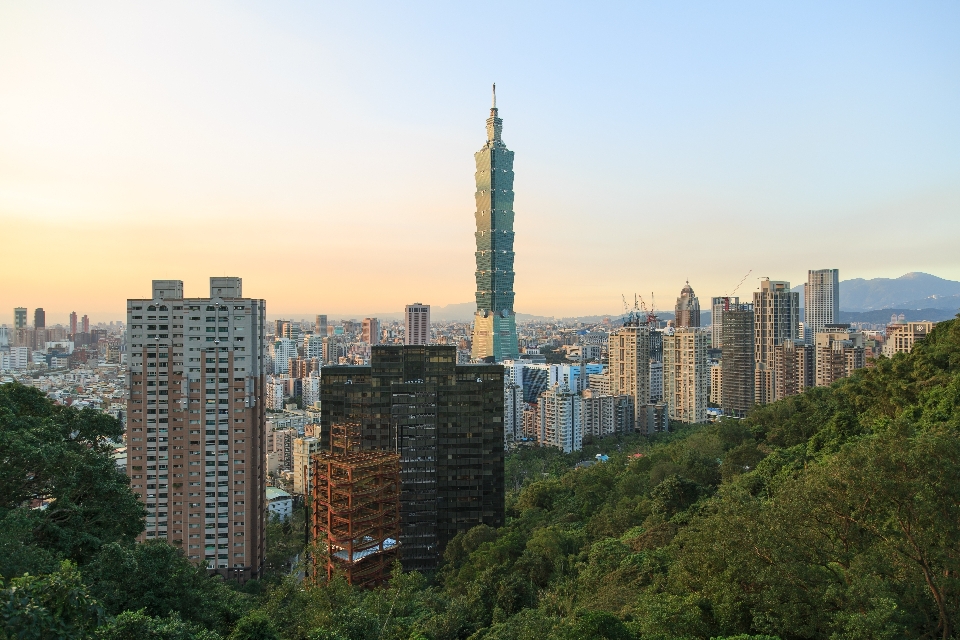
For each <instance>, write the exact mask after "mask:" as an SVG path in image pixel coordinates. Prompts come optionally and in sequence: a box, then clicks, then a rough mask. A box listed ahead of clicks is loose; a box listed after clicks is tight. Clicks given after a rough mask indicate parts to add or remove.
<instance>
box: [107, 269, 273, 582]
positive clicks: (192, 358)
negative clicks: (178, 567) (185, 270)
mask: <svg viewBox="0 0 960 640" xmlns="http://www.w3.org/2000/svg"><path fill="white" fill-rule="evenodd" d="M264 315H265V303H264V301H263V300H258V299H252V298H244V297H243V293H242V283H241V279H240V278H227V277H223V278H219V277H218V278H210V297H208V298H185V297H184V295H183V283H182V282H181V281H179V280H154V281H153V292H152V297H151V298H142V299H130V300H127V332H126V336H125V339H126V348H127V356H128V359H129V374H128V384H129V389H130V391H129V393H128V398H127V415H128V417H127V433H126V444H127V473H128V474H129V476H130V480H131V484H130V488H131V489H132V490H133V491H134V492H135V493H137V495H138V496H139V497H140V499H141V500H143V502H144V504H145V505H146V507H147V519H146V531H145V532H144V533H143V534H141V536H140V539H141V540H152V539H158V538H163V539H166V540H168V541H169V542H170V543H172V544H174V545H176V546H177V547H179V548H181V549H182V550H183V552H184V554H185V555H186V556H187V557H188V558H189V559H190V560H192V561H194V562H197V563H202V564H203V565H205V566H206V567H208V568H209V569H210V570H212V571H215V572H217V573H219V574H221V575H224V576H225V577H229V578H236V579H240V580H245V579H250V578H258V577H260V576H261V573H262V569H263V556H264V517H265V494H264V490H265V486H266V485H265V471H266V470H265V451H264V442H263V439H264V435H265V434H264V430H265V429H264V427H265V420H264V394H263V389H264V383H265V372H264V371H263V370H262V363H263V360H264V357H265V353H264V329H265V317H264Z"/></svg>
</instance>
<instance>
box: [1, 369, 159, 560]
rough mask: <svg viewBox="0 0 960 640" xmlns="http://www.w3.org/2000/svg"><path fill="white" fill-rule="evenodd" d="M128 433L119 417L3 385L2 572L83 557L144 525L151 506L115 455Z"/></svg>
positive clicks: (132, 536) (130, 535)
mask: <svg viewBox="0 0 960 640" xmlns="http://www.w3.org/2000/svg"><path fill="white" fill-rule="evenodd" d="M121 435H122V426H121V424H120V422H119V421H118V420H117V419H116V418H113V417H111V416H108V415H106V414H102V413H99V412H97V411H94V410H93V409H83V410H77V409H73V408H69V407H62V406H58V405H55V404H54V403H53V402H51V401H50V400H49V399H48V398H47V397H46V396H44V395H43V393H41V392H40V391H39V390H37V389H33V388H31V387H26V386H24V385H21V384H17V383H12V384H5V385H0V460H2V461H3V464H0V575H4V576H8V577H9V576H14V575H18V574H20V573H23V572H25V571H31V572H40V571H51V570H53V569H54V568H55V566H56V562H57V561H59V560H60V559H70V560H72V561H73V562H75V563H77V564H81V565H82V564H83V563H85V562H87V561H88V560H89V559H90V558H92V557H93V555H94V554H96V552H97V551H98V550H99V549H100V547H101V546H103V545H104V544H105V543H108V542H132V541H133V540H134V539H135V538H136V536H137V535H138V534H139V533H140V532H141V531H142V530H143V522H144V517H145V515H146V512H145V510H144V507H143V505H142V504H141V503H140V502H138V500H137V497H136V496H135V495H134V494H133V493H132V492H131V491H130V489H129V480H128V479H127V477H126V475H125V474H124V473H123V472H122V471H119V470H118V469H117V467H116V465H115V463H114V461H113V455H112V454H113V446H114V445H113V444H112V441H119V440H120V437H121ZM41 505H42V507H43V508H35V507H38V506H41Z"/></svg>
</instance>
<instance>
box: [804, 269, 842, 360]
mask: <svg viewBox="0 0 960 640" xmlns="http://www.w3.org/2000/svg"><path fill="white" fill-rule="evenodd" d="M839 313H840V270H839V269H816V270H814V269H811V270H809V271H807V286H806V287H804V290H803V330H804V334H806V336H807V339H806V340H805V341H806V343H807V344H813V341H814V340H815V339H816V335H817V334H818V333H820V332H821V331H823V330H824V327H826V326H827V325H828V324H833V323H834V322H836V321H837V320H838V315H839ZM798 338H799V336H798Z"/></svg>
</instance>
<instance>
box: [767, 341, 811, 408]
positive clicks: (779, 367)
mask: <svg viewBox="0 0 960 640" xmlns="http://www.w3.org/2000/svg"><path fill="white" fill-rule="evenodd" d="M815 361H816V358H815V354H814V349H813V347H812V346H810V345H808V344H805V343H804V342H803V341H802V340H799V339H798V340H784V341H783V342H782V343H780V344H778V345H777V346H776V347H774V349H773V371H774V374H773V378H774V390H773V399H774V400H783V399H784V398H786V397H789V396H795V395H797V394H800V393H803V392H804V391H806V390H807V389H809V388H811V387H813V386H814V382H815V379H816V377H815V374H816V365H815Z"/></svg>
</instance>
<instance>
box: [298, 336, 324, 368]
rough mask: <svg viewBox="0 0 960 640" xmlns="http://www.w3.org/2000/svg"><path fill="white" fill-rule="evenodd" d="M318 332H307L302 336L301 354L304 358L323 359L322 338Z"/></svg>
mask: <svg viewBox="0 0 960 640" xmlns="http://www.w3.org/2000/svg"><path fill="white" fill-rule="evenodd" d="M324 337H325V336H321V335H320V334H318V333H308V334H306V335H305V336H303V355H304V357H305V358H318V359H319V360H320V361H321V362H322V361H323V338H324Z"/></svg>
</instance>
